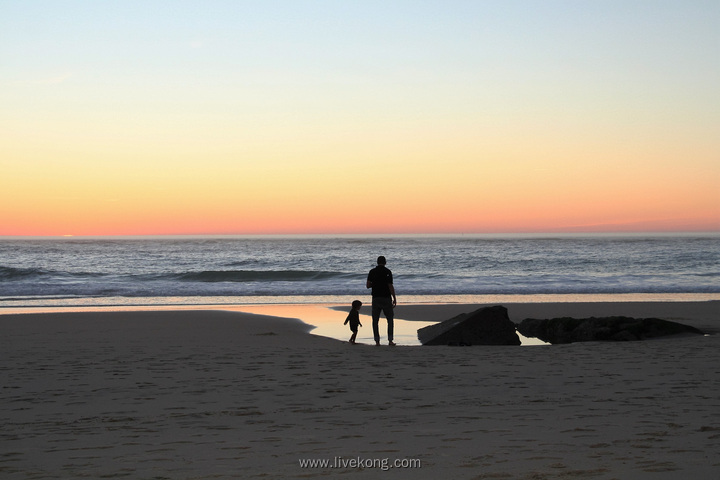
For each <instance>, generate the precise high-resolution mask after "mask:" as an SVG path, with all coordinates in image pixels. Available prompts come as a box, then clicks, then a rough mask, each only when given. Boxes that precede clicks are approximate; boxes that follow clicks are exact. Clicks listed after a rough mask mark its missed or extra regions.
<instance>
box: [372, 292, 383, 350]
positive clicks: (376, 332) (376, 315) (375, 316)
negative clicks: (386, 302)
mask: <svg viewBox="0 0 720 480" xmlns="http://www.w3.org/2000/svg"><path fill="white" fill-rule="evenodd" d="M381 310H382V306H380V305H378V302H377V300H376V299H375V298H373V301H372V327H373V336H374V337H375V343H379V342H380V328H379V326H378V322H379V321H380V311H381Z"/></svg>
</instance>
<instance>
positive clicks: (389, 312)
mask: <svg viewBox="0 0 720 480" xmlns="http://www.w3.org/2000/svg"><path fill="white" fill-rule="evenodd" d="M389 303H390V305H388V306H387V308H385V318H387V323H388V342H390V343H392V341H393V333H394V330H395V313H394V312H393V306H392V301H390V302H389Z"/></svg>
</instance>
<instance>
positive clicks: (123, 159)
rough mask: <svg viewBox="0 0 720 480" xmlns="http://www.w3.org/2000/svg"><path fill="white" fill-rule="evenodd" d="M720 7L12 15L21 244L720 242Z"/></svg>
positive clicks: (387, 4) (100, 8) (14, 169)
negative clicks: (429, 236)
mask: <svg viewBox="0 0 720 480" xmlns="http://www.w3.org/2000/svg"><path fill="white" fill-rule="evenodd" d="M719 85H720V2H718V1H716V0H706V1H699V0H677V1H675V0H673V1H666V0H650V1H639V0H621V1H614V0H587V1H575V0H566V1H557V0H544V1H514V0H499V1H494V0H487V1H481V0H476V1H458V0H441V1H424V0H412V1H394V0H383V1H374V0H367V1H350V0H348V1H303V0H295V1H290V0H287V1H273V0H263V1H243V0H237V1H231V0H224V1H223V0H202V1H200V0H198V1H155V0H142V1H134V0H124V1H104V2H98V1H72V0H67V1H36V0H0V172H1V173H0V179H1V180H2V188H1V189H0V235H22V236H34V235H42V236H44V235H50V236H55V235H164V234H168V235H182V234H195V235H202V234H289V233H300V234H306V233H318V234H341V233H360V234H362V233H486V232H488V233H490V232H492V233H502V232H508V233H516V232H585V231H587V232H614V231H670V232H672V231H720V188H719V187H720V88H719V87H718V86H719Z"/></svg>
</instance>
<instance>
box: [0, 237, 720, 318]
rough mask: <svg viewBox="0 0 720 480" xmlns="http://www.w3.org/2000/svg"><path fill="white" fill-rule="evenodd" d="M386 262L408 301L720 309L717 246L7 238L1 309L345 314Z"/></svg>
mask: <svg viewBox="0 0 720 480" xmlns="http://www.w3.org/2000/svg"><path fill="white" fill-rule="evenodd" d="M378 255H385V256H386V257H387V259H388V267H389V268H390V269H391V270H392V271H393V274H394V277H395V287H396V289H397V292H398V295H399V298H400V300H401V301H408V299H411V300H412V301H413V302H448V301H450V302H453V301H470V302H472V301H478V303H480V302H491V301H493V299H494V298H515V297H520V298H522V297H528V296H530V297H533V298H534V299H535V300H537V298H539V297H543V296H546V297H550V298H555V299H556V298H560V297H563V296H570V297H573V298H576V297H578V296H593V295H594V296H597V295H600V296H602V295H606V296H607V295H610V296H618V295H621V296H622V295H648V294H650V295H655V296H658V295H659V296H661V297H662V298H669V299H672V298H678V299H687V298H690V299H706V298H707V299H710V298H712V299H715V298H720V236H719V235H716V234H715V235H713V234H706V235H700V234H696V235H637V234H635V235H514V236H500V235H466V236H341V237H325V236H317V237H290V236H277V237H208V238H195V237H190V238H188V237H177V238H164V237H157V238H61V239H15V238H5V239H0V308H2V307H19V306H67V305H76V306H83V305H175V304H188V305H190V304H230V303H260V304H262V303H270V304H272V303H333V302H337V303H345V302H346V301H347V300H348V299H351V298H355V297H357V298H361V299H365V298H367V296H368V291H367V290H366V288H365V278H366V276H367V272H368V270H369V269H370V268H372V267H373V266H374V265H375V260H376V258H377V256H378Z"/></svg>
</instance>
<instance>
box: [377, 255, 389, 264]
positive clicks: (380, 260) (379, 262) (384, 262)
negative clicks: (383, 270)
mask: <svg viewBox="0 0 720 480" xmlns="http://www.w3.org/2000/svg"><path fill="white" fill-rule="evenodd" d="M377 263H378V265H385V264H386V263H387V261H386V260H385V257H383V256H382V255H380V256H379V257H378V260H377Z"/></svg>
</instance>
